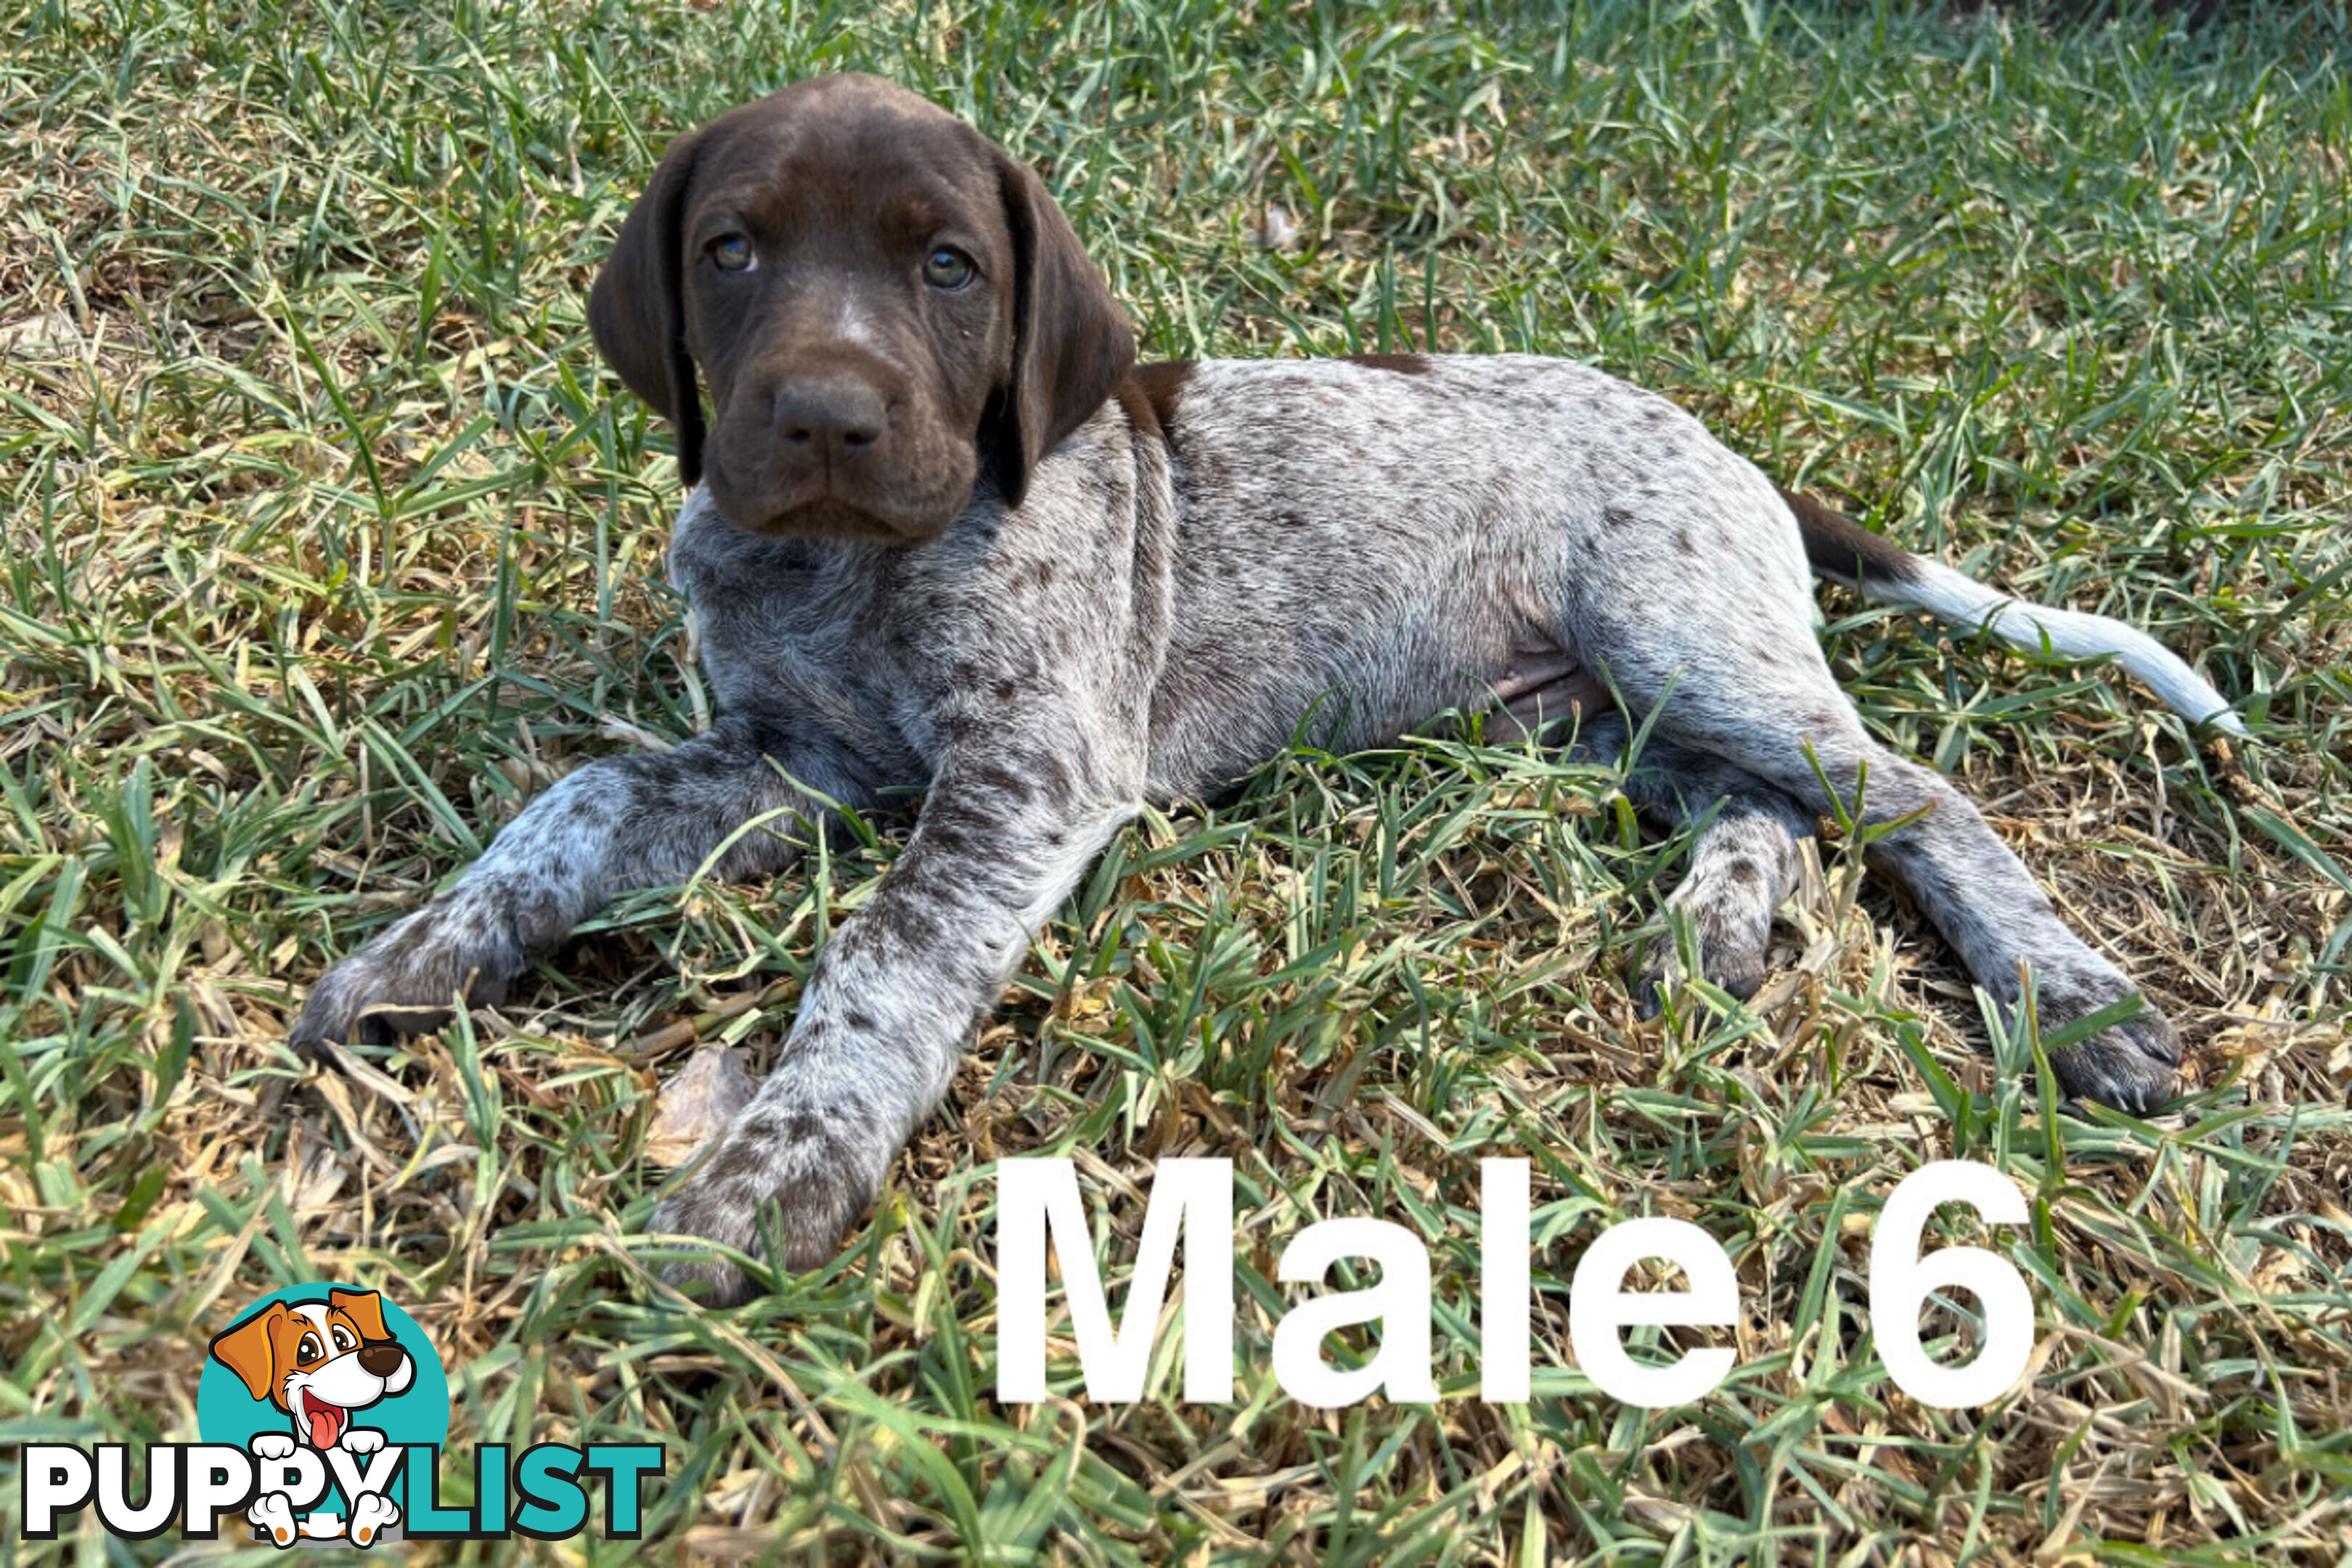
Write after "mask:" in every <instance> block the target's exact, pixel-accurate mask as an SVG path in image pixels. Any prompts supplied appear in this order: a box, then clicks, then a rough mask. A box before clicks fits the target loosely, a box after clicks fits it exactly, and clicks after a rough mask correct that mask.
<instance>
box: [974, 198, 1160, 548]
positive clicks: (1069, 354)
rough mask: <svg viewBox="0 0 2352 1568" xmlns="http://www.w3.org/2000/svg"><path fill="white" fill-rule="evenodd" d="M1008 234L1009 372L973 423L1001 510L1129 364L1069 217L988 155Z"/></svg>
mask: <svg viewBox="0 0 2352 1568" xmlns="http://www.w3.org/2000/svg"><path fill="white" fill-rule="evenodd" d="M996 178H997V184H998V187H999V189H1000V190H1001V192H1002V193H1003V200H1004V221H1005V225H1006V226H1007V227H1008V228H1010V229H1011V230H1012V234H1013V374H1012V376H1011V379H1010V380H1009V382H1008V383H1007V384H1005V385H1003V386H1001V387H999V388H998V389H997V393H996V397H995V400H994V401H993V402H992V404H991V405H990V413H989V417H988V418H987V419H986V420H985V421H983V423H982V427H981V453H982V458H984V459H986V460H987V462H988V463H989V465H990V467H991V468H992V470H993V473H994V476H995V479H996V488H997V490H998V492H999V493H1000V494H1002V495H1003V497H1004V500H1005V504H1006V505H1008V506H1019V505H1020V504H1021V500H1022V498H1023V497H1024V496H1025V495H1027V494H1028V493H1029V472H1030V470H1031V469H1033V468H1035V467H1036V466H1037V461H1038V459H1039V458H1043V457H1044V456H1045V454H1046V453H1048V452H1050V451H1052V450H1053V449H1054V448H1055V447H1058V446H1060V445H1061V444H1062V442H1063V441H1064V440H1066V439H1067V438H1068V437H1069V434H1070V432H1071V431H1073V430H1076V428H1077V427H1078V426H1081V425H1083V424H1085V423H1086V422H1087V419H1088V418H1089V417H1091V416H1093V414H1094V412H1095V410H1096V409H1097V408H1100V407H1101V406H1102V405H1103V401H1104V399H1106V398H1108V397H1109V396H1110V395H1111V393H1112V391H1113V389H1115V388H1116V387H1117V386H1118V384H1119V380H1120V378H1121V377H1123V376H1125V375H1126V374H1127V373H1128V369H1129V366H1131V365H1133V364H1134V363H1135V331H1134V329H1133V328H1131V327H1129V325H1128V322H1127V315H1126V312H1124V311H1122V310H1120V309H1119V308H1118V300H1114V299H1112V298H1111V292H1110V289H1109V287H1108V285H1106V284H1105V283H1104V282H1103V275H1102V273H1101V271H1100V269H1098V268H1097V267H1096V266H1095V264H1094V262H1093V260H1092V259H1091V258H1088V257H1087V251H1086V247H1084V246H1082V245H1080V244H1079V243H1078V236H1077V232H1076V230H1074V229H1073V228H1071V227H1070V220H1069V219H1068V218H1066V217H1064V216H1062V209H1061V208H1060V207H1058V206H1055V205H1054V198H1053V197H1052V196H1050V195H1046V194H1045V182H1044V181H1043V180H1040V179H1039V178H1038V177H1037V175H1036V174H1035V172H1034V170H1032V169H1030V168H1029V167H1028V166H1027V165H1026V164H1024V163H1014V162H1013V160H1012V159H1011V158H1009V157H1006V156H1005V155H1004V154H1003V153H997V155H996Z"/></svg>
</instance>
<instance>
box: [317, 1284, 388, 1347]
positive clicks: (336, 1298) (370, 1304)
mask: <svg viewBox="0 0 2352 1568" xmlns="http://www.w3.org/2000/svg"><path fill="white" fill-rule="evenodd" d="M327 1305H328V1306H330V1307H331V1308H332V1309H334V1310H336V1311H338V1312H341V1313H342V1314H343V1315H345V1316H346V1317H348V1318H350V1319H351V1321H352V1322H354V1323H357V1324H358V1325H359V1326H360V1338H362V1339H363V1340H388V1339H391V1338H392V1337H393V1333H392V1331H391V1330H389V1329H387V1328H385V1327H384V1326H383V1296H382V1295H381V1294H379V1293H378V1292H376V1291H373V1290H330V1291H328V1292H327Z"/></svg>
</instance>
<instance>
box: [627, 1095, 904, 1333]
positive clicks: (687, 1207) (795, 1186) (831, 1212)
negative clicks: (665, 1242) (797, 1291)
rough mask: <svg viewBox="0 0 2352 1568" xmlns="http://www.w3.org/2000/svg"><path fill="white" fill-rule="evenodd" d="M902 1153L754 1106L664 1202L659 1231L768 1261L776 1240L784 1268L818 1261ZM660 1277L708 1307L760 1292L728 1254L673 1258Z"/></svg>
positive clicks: (827, 1256) (836, 1247)
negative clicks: (892, 1160) (772, 1241)
mask: <svg viewBox="0 0 2352 1568" xmlns="http://www.w3.org/2000/svg"><path fill="white" fill-rule="evenodd" d="M877 1148H878V1151H879V1152H878V1153H877ZM895 1152H896V1150H895V1148H893V1147H891V1146H890V1145H889V1144H888V1143H887V1140H886V1141H883V1142H880V1143H875V1142H867V1143H866V1144H865V1145H863V1146H860V1145H859V1144H858V1143H857V1142H855V1141H853V1140H851V1139H849V1138H846V1137H844V1136H843V1135H842V1134H841V1133H839V1132H838V1131H832V1130H829V1129H828V1128H827V1127H826V1126H825V1125H824V1122H823V1121H820V1120H819V1119H818V1118H816V1117H814V1116H809V1115H801V1114H795V1115H783V1116H778V1115H776V1114H774V1113H772V1112H771V1111H765V1110H762V1108H761V1107H760V1106H758V1105H756V1104H755V1105H754V1106H753V1107H752V1109H751V1110H750V1111H749V1112H747V1113H746V1114H745V1115H744V1117H743V1118H742V1119H741V1120H739V1121H737V1122H736V1124H735V1125H734V1127H733V1128H731V1129H730V1131H728V1133H727V1135H726V1136H725V1137H724V1138H723V1139H721V1140H720V1142H719V1146H718V1147H717V1148H716V1149H715V1150H713V1151H712V1152H711V1153H710V1155H709V1157H708V1158H707V1159H705V1160H704V1161H703V1163H701V1165H699V1166H698V1167H697V1168H696V1170H695V1171H694V1173H692V1174H691V1175H689V1176H688V1178H687V1179H686V1182H685V1184H683V1185H681V1186H680V1187H679V1188H678V1189H677V1191H676V1192H674V1193H672V1194H670V1195H669V1196H667V1197H666V1198H664V1199H663V1200H662V1201H661V1204H660V1205H659V1206H658V1207H657V1208H656V1209H655V1210H654V1218H653V1229H654V1230H655V1231H656V1233H658V1234H665V1235H676V1236H696V1237H704V1238H705V1239H707V1240H710V1241H715V1242H719V1243H721V1244H723V1245H725V1246H728V1247H733V1248H734V1249H735V1250H737V1251H739V1252H743V1253H747V1254H749V1255H751V1257H753V1258H763V1259H764V1258H767V1257H768V1240H769V1238H770V1237H775V1238H777V1239H778V1240H780V1241H781V1242H782V1247H783V1259H782V1261H783V1266H784V1268H788V1269H791V1270H793V1271H795V1272H797V1271H800V1270H803V1269H809V1268H817V1267H819V1266H821V1265H823V1264H825V1263H828V1262H830V1261H832V1259H833V1258H835V1256H836V1255H837V1254H838V1253H839V1252H840V1250H841V1241H842V1237H845V1236H846V1235H847V1234H848V1232H849V1227H850V1226H851V1225H853V1224H854V1223H856V1219H857V1217H858V1216H859V1215H862V1214H864V1213H865V1212H866V1209H867V1208H868V1207H869V1206H871V1205H872V1204H873V1202H874V1198H875V1195H876V1194H877V1193H879V1192H880V1191H881V1190H882V1176H883V1173H884V1172H885V1171H887V1168H888V1166H889V1162H890V1156H891V1155H892V1154H893V1153H895ZM662 1278H663V1279H665V1280H667V1282H668V1283H670V1284H672V1285H674V1286H677V1288H678V1289H681V1290H683V1291H685V1292H686V1293H687V1294H688V1295H689V1296H693V1297H695V1298H696V1299H697V1300H699V1301H700V1302H701V1303H702V1304H703V1305H705V1306H734V1305H737V1304H739V1303H740V1302H743V1301H747V1300H750V1299H751V1297H752V1296H753V1295H755V1294H757V1293H758V1290H759V1289H760V1288H759V1287H758V1286H757V1285H755V1284H754V1282H753V1281H752V1279H751V1278H750V1277H749V1276H747V1275H746V1274H745V1273H744V1272H743V1270H742V1269H741V1268H739V1267H738V1266H737V1265H736V1264H735V1263H733V1262H732V1261H730V1260H729V1259H726V1258H698V1259H694V1260H689V1261H680V1262H675V1263H670V1264H667V1265H665V1266H664V1267H663V1268H662Z"/></svg>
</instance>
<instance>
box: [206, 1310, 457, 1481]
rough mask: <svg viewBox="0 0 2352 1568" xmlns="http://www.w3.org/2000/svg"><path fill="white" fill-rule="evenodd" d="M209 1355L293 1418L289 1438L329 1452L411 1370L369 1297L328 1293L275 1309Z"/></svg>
mask: <svg viewBox="0 0 2352 1568" xmlns="http://www.w3.org/2000/svg"><path fill="white" fill-rule="evenodd" d="M212 1350H213V1355H214V1356H215V1358H216V1359H217V1360H218V1361H219V1362H220V1363H221V1364H222V1365H223V1366H226V1367H227V1368H228V1369H229V1371H231V1372H233V1373H236V1375H237V1377H238V1378H239V1379H240V1380H241V1381H242V1382H243V1383H244V1384H245V1388H246V1392H247V1393H248V1394H252V1395H253V1397H254V1398H256V1399H267V1400H268V1401H269V1402H270V1403H271V1404H272V1405H277V1406H278V1409H280V1410H283V1411H285V1412H286V1413H287V1414H288V1415H291V1416H293V1417H294V1430H295V1432H296V1433H297V1434H298V1435H299V1436H301V1437H302V1439H303V1440H304V1441H306V1442H309V1443H310V1444H311V1445H312V1446H313V1447H320V1448H331V1447H334V1446H335V1444H336V1442H337V1441H338V1440H339V1439H340V1438H341V1436H342V1435H343V1433H344V1431H345V1430H347V1429H348V1428H349V1426H351V1413H352V1411H354V1410H360V1409H364V1408H365V1407H366V1406H368V1405H373V1404H375V1403H376V1402H377V1401H378V1400H380V1399H382V1398H383V1397H384V1396H385V1395H386V1394H398V1393H400V1392H401V1391H402V1390H404V1389H405V1388H406V1387H407V1386H408V1385H409V1383H410V1382H411V1381H412V1380H413V1378H414V1377H415V1363H413V1362H412V1361H411V1359H410V1357H409V1354H408V1352H407V1351H405V1350H404V1349H403V1348H402V1347H401V1343H400V1341H399V1339H398V1338H397V1337H396V1336H394V1334H393V1333H392V1331H390V1329H388V1328H387V1327H386V1326H385V1323H384V1319H383V1297H382V1296H381V1295H379V1294H377V1293H376V1292H375V1291H373V1290H330V1291H328V1292H327V1299H326V1300H324V1301H295V1302H286V1301H272V1302H271V1303H270V1304H269V1305H268V1306H267V1307H264V1308H263V1309H262V1310H259V1311H258V1312H256V1313H254V1314H253V1315H252V1316H251V1317H249V1318H247V1319H246V1320H245V1321H243V1322H240V1323H237V1324H236V1325H235V1326H233V1327H231V1328H229V1329H226V1330H224V1331H222V1332H221V1333H220V1334H219V1335H217V1336H216V1337H215V1339H214V1340H213V1345H212Z"/></svg>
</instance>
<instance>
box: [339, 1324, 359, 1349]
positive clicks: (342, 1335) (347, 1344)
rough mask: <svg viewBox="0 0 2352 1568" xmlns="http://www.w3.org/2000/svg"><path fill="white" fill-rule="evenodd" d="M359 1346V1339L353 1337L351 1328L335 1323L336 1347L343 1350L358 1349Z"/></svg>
mask: <svg viewBox="0 0 2352 1568" xmlns="http://www.w3.org/2000/svg"><path fill="white" fill-rule="evenodd" d="M357 1348H359V1341H357V1340H355V1339H353V1338H352V1331H351V1330H349V1329H347V1328H345V1327H343V1325H342V1324H341V1323H337V1324H336V1325H335V1349H336V1350H337V1351H338V1352H341V1351H349V1350H356V1349H357Z"/></svg>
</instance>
